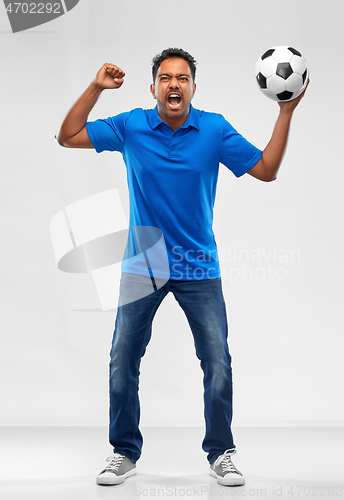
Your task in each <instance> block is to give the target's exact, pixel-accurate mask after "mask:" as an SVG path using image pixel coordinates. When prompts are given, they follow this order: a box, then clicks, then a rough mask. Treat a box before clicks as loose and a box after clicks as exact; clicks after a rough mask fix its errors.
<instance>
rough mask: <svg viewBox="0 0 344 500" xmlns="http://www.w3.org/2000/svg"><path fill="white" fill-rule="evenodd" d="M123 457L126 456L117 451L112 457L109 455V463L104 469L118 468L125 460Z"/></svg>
mask: <svg viewBox="0 0 344 500" xmlns="http://www.w3.org/2000/svg"><path fill="white" fill-rule="evenodd" d="M123 458H124V456H123V455H120V454H119V453H115V454H114V455H112V456H111V457H108V458H107V459H106V462H109V464H108V465H107V466H106V467H105V469H104V470H111V471H116V470H118V469H119V467H120V465H121V463H122V461H123Z"/></svg>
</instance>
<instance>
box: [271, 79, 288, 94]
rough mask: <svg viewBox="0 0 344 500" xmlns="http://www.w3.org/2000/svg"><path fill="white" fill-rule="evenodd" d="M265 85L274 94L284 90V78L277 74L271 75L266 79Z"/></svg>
mask: <svg viewBox="0 0 344 500" xmlns="http://www.w3.org/2000/svg"><path fill="white" fill-rule="evenodd" d="M267 87H268V89H269V90H270V91H271V92H273V93H274V94H276V95H277V94H280V93H281V92H284V91H285V80H284V79H283V78H281V77H280V76H278V75H272V76H270V77H269V78H268V79H267Z"/></svg>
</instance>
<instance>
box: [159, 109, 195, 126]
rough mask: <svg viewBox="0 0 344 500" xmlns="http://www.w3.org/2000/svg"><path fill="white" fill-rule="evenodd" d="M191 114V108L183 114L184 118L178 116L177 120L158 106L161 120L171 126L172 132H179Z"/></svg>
mask: <svg viewBox="0 0 344 500" xmlns="http://www.w3.org/2000/svg"><path fill="white" fill-rule="evenodd" d="M189 113H190V106H189V107H188V109H187V110H186V111H185V113H183V114H182V116H177V117H176V118H173V117H171V116H168V115H166V114H165V113H164V111H163V110H162V109H160V108H159V106H158V114H159V116H160V118H161V119H162V120H163V121H164V122H166V123H167V125H169V126H170V127H171V129H172V130H177V128H179V127H181V126H183V125H184V123H185V122H186V120H187V119H188V116H189Z"/></svg>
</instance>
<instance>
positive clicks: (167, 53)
mask: <svg viewBox="0 0 344 500" xmlns="http://www.w3.org/2000/svg"><path fill="white" fill-rule="evenodd" d="M172 57H180V58H181V59H185V61H187V62H188V63H189V66H190V71H191V76H192V79H193V81H195V76H196V64H197V62H196V61H195V59H194V58H193V57H192V55H190V54H189V53H188V52H185V50H183V49H177V48H176V47H174V48H171V47H170V48H169V49H165V50H163V51H162V52H161V54H157V55H156V56H155V57H153V60H152V75H153V82H155V78H156V75H157V72H158V69H159V67H160V64H161V63H162V61H165V59H171V58H172Z"/></svg>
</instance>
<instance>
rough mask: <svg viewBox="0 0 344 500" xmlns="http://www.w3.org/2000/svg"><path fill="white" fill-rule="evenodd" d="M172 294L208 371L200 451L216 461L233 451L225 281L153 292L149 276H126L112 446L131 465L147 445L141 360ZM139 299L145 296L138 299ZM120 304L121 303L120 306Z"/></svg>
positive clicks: (113, 387) (114, 357) (174, 283)
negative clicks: (155, 320)
mask: <svg viewBox="0 0 344 500" xmlns="http://www.w3.org/2000/svg"><path fill="white" fill-rule="evenodd" d="M145 288H146V289H147V295H146V296H144V289H145ZM152 290H154V291H153V292H152ZM169 292H172V293H173V295H174V297H175V299H176V300H177V301H178V303H179V305H180V306H181V308H182V309H183V311H184V313H185V315H186V317H187V320H188V322H189V325H190V328H191V331H192V334H193V337H194V343H195V349H196V355H197V357H198V359H199V360H200V365H201V368H202V370H203V373H204V378H203V384H204V416H205V427H206V432H205V437H204V440H203V443H202V448H203V450H204V451H205V452H206V453H207V454H208V455H207V458H208V461H209V463H212V462H213V461H214V460H215V459H216V458H217V457H218V456H220V455H221V454H222V453H224V452H225V450H228V449H229V448H235V445H234V443H233V436H232V431H231V422H232V369H231V356H230V354H229V350H228V344H227V335H228V326H227V316H226V307H225V302H224V298H223V294H222V284H221V278H216V279H209V280H198V281H178V280H169V281H167V282H166V283H165V284H164V285H163V286H161V288H157V287H156V286H154V288H153V287H152V281H151V280H150V278H147V277H143V276H137V275H134V274H130V273H123V274H122V278H121V285H120V301H119V307H118V311H117V318H116V323H115V331H114V336H113V341H112V348H111V353H110V358H111V359H110V428H109V439H110V443H111V445H112V446H113V448H114V452H115V453H121V454H122V455H125V456H127V457H128V458H129V459H130V460H132V461H133V462H136V461H137V460H138V459H139V458H140V455H141V448H142V441H143V440H142V435H141V432H140V430H139V419H140V403H139V397H138V386H139V374H140V362H141V358H142V356H143V355H144V353H145V351H146V347H147V344H148V343H149V340H150V338H151V332H152V321H153V318H154V315H155V313H156V311H157V309H158V307H159V305H160V304H161V302H162V301H163V299H164V298H165V297H166V295H167V294H168V293H169ZM135 296H139V297H143V298H140V299H138V300H136V299H135ZM130 298H132V300H131V301H130ZM121 301H122V302H123V305H120V304H121ZM164 354H165V353H164Z"/></svg>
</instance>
